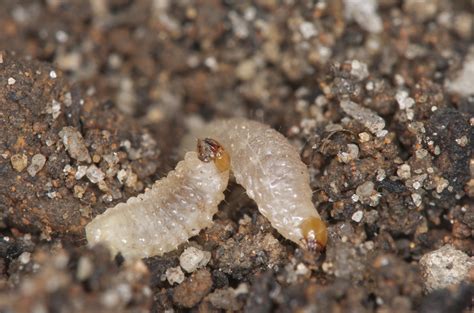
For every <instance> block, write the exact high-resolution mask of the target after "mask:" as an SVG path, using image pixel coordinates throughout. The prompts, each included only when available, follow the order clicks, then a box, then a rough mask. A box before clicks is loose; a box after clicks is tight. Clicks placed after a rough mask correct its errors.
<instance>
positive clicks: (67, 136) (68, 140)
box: [59, 126, 91, 163]
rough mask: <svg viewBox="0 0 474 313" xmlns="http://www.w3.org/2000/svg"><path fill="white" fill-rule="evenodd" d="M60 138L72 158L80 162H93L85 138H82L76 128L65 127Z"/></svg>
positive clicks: (60, 133)
mask: <svg viewBox="0 0 474 313" xmlns="http://www.w3.org/2000/svg"><path fill="white" fill-rule="evenodd" d="M59 136H60V137H61V139H62V141H63V143H64V146H65V147H66V150H67V151H68V153H69V155H70V156H71V158H73V159H76V160H77V161H79V162H87V163H90V162H91V157H90V155H89V151H88V150H87V147H86V144H85V143H84V138H82V135H81V133H80V132H78V131H77V130H76V129H75V128H74V127H71V126H66V127H63V129H62V130H61V131H60V132H59Z"/></svg>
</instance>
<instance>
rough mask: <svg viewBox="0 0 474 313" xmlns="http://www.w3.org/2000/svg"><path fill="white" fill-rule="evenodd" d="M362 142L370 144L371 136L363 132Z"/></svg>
mask: <svg viewBox="0 0 474 313" xmlns="http://www.w3.org/2000/svg"><path fill="white" fill-rule="evenodd" d="M359 139H360V142H368V141H369V140H370V134H369V133H366V132H363V133H360V134H359Z"/></svg>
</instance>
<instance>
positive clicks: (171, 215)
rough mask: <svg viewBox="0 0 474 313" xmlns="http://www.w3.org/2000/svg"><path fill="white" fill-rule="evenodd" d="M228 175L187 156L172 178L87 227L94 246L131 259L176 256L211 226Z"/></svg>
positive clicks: (171, 174) (121, 204)
mask: <svg viewBox="0 0 474 313" xmlns="http://www.w3.org/2000/svg"><path fill="white" fill-rule="evenodd" d="M228 179H229V171H228V169H227V170H224V171H222V170H219V169H218V168H217V166H216V164H215V163H214V162H203V161H201V160H200V159H199V156H198V154H197V153H196V152H188V153H186V155H185V158H184V160H183V161H181V162H179V163H178V165H177V166H176V168H175V170H173V171H171V172H170V173H169V174H168V175H167V177H165V178H163V179H161V180H159V181H157V182H155V184H154V185H153V187H152V188H151V189H149V190H147V191H146V192H145V193H143V194H140V195H138V196H137V197H133V198H130V199H129V200H128V201H127V202H126V203H119V204H118V205H116V206H115V207H113V208H110V209H108V210H107V211H105V212H104V213H103V214H101V215H99V216H97V217H96V218H95V219H94V220H93V221H92V222H90V223H89V224H88V225H87V226H86V236H87V240H88V242H89V244H95V243H98V242H101V243H103V244H105V245H107V246H108V247H109V248H110V250H111V252H112V253H113V255H115V254H116V253H117V252H119V251H120V252H121V253H122V255H123V256H124V257H125V258H126V259H138V258H143V257H149V256H154V255H162V254H163V253H166V252H168V251H172V250H174V249H176V248H177V247H178V245H180V244H181V243H183V242H186V241H187V240H188V239H189V238H190V237H192V236H195V235H197V234H198V233H199V231H200V230H201V229H203V228H205V227H208V226H209V225H210V224H211V223H212V216H213V215H214V214H215V213H216V212H217V206H218V204H219V203H220V202H221V201H222V200H223V199H224V193H223V192H224V190H225V189H226V187H227V183H228Z"/></svg>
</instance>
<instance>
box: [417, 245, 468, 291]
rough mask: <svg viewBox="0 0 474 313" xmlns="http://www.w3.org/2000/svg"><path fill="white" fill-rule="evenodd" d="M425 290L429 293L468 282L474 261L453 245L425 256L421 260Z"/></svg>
mask: <svg viewBox="0 0 474 313" xmlns="http://www.w3.org/2000/svg"><path fill="white" fill-rule="evenodd" d="M420 266H421V268H422V270H423V277H424V279H425V281H424V283H425V288H426V290H427V291H428V292H432V291H434V290H437V289H443V288H448V287H450V286H452V285H455V284H459V283H461V282H468V281H469V275H470V272H472V271H474V261H473V260H472V259H471V258H470V257H469V256H468V255H467V254H465V253H464V252H462V251H459V250H456V249H455V248H454V247H453V246H451V245H445V246H443V247H441V248H440V249H438V250H435V251H432V252H430V253H427V254H425V255H424V256H423V257H422V258H421V259H420Z"/></svg>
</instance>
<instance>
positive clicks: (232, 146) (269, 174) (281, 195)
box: [183, 118, 327, 249]
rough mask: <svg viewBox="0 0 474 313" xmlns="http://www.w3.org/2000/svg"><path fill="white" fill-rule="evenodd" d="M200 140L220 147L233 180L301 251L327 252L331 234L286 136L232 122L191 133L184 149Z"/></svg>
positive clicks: (303, 167)
mask: <svg viewBox="0 0 474 313" xmlns="http://www.w3.org/2000/svg"><path fill="white" fill-rule="evenodd" d="M196 136H197V137H198V138H202V137H211V138H215V139H216V140H217V141H219V142H220V143H221V144H222V146H223V147H224V149H225V150H226V151H227V152H228V153H229V156H230V163H231V170H232V173H233V175H234V177H235V180H236V181H237V183H239V184H240V185H242V186H243V187H244V188H245V189H246V192H247V195H248V196H249V197H250V198H252V199H253V200H255V202H256V203H257V205H258V210H259V211H260V213H262V215H263V216H265V217H266V218H267V219H268V220H269V221H270V223H271V224H272V226H273V227H274V228H275V229H277V230H278V232H279V233H280V234H281V235H282V236H283V237H285V238H287V239H289V240H291V241H293V242H295V243H297V244H298V245H300V246H302V247H303V248H308V249H319V248H324V246H325V245H326V241H327V230H326V226H325V224H324V222H322V220H321V218H320V216H319V213H318V211H317V210H316V208H315V207H314V205H313V202H312V190H311V188H310V184H309V183H310V180H309V173H308V169H307V167H306V165H305V164H304V163H303V162H302V161H301V159H300V155H299V153H298V151H297V150H296V149H295V147H293V146H292V145H291V144H290V143H289V141H288V140H287V139H286V138H285V137H284V136H283V135H282V134H280V133H279V132H278V131H276V130H274V129H272V128H270V127H269V126H268V125H265V124H262V123H259V122H256V121H250V120H247V119H243V118H233V119H226V120H216V121H214V122H211V123H209V124H207V125H205V126H203V127H201V128H199V129H195V130H193V134H192V135H190V136H189V137H188V138H185V140H184V143H183V146H184V147H186V148H189V147H190V146H191V144H192V142H195V138H196Z"/></svg>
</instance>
